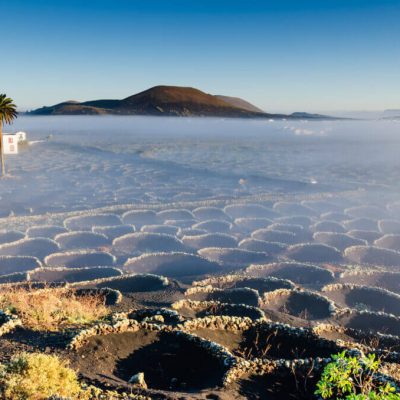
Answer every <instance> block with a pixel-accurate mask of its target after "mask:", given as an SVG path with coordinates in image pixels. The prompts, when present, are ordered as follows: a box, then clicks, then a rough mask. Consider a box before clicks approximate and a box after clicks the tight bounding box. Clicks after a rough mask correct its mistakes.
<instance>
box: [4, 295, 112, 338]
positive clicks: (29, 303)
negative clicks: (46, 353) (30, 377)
mask: <svg viewBox="0 0 400 400" xmlns="http://www.w3.org/2000/svg"><path fill="white" fill-rule="evenodd" d="M0 309H2V310H9V311H11V312H13V313H15V314H17V315H18V316H19V317H20V318H21V320H22V323H23V325H24V326H26V327H29V328H31V329H34V330H49V331H56V330H59V329H62V328H66V327H71V326H77V325H86V324H88V323H91V322H94V321H98V320H101V319H103V318H104V317H105V316H106V315H107V314H108V313H109V310H108V309H107V308H106V306H105V305H104V301H103V299H102V298H101V297H99V296H79V297H78V296H76V295H75V294H74V292H73V291H70V290H68V289H59V288H57V289H36V290H35V289H21V288H17V289H10V290H7V291H4V292H0Z"/></svg>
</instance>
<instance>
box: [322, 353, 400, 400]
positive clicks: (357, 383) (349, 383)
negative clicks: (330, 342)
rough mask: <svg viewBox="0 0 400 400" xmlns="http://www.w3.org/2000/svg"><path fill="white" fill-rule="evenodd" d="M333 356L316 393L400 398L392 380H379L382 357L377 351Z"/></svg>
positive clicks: (369, 399)
mask: <svg viewBox="0 0 400 400" xmlns="http://www.w3.org/2000/svg"><path fill="white" fill-rule="evenodd" d="M332 359H333V361H332V362H330V363H329V364H328V365H326V367H325V369H324V371H323V373H322V376H321V380H320V381H319V382H318V383H317V390H316V391H315V394H316V395H319V396H321V397H322V398H323V399H335V400H400V393H399V392H398V391H397V389H396V388H395V387H394V386H393V385H392V384H391V383H389V382H386V383H383V382H379V381H377V379H376V374H377V372H378V370H379V367H380V360H379V359H377V358H376V356H375V354H369V355H367V356H362V357H351V356H349V355H347V353H346V351H343V352H341V353H339V354H336V355H333V356H332Z"/></svg>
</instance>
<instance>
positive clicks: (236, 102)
mask: <svg viewBox="0 0 400 400" xmlns="http://www.w3.org/2000/svg"><path fill="white" fill-rule="evenodd" d="M215 97H216V98H217V99H220V100H222V101H224V102H225V103H228V104H230V105H231V106H234V107H239V108H243V110H247V111H252V112H259V113H263V112H264V111H263V110H261V109H260V108H258V107H256V106H255V105H253V104H251V103H249V102H248V101H246V100H243V99H241V98H240V97H230V96H220V95H216V96H215Z"/></svg>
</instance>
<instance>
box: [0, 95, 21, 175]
mask: <svg viewBox="0 0 400 400" xmlns="http://www.w3.org/2000/svg"><path fill="white" fill-rule="evenodd" d="M17 116H18V113H17V106H16V105H15V104H14V103H13V100H12V99H10V98H8V97H7V96H6V95H5V94H0V158H1V175H2V176H4V175H5V173H6V168H5V165H4V152H3V124H11V123H12V122H13V121H14V119H15V118H17Z"/></svg>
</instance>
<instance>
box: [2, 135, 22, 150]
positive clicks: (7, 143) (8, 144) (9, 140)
mask: <svg viewBox="0 0 400 400" xmlns="http://www.w3.org/2000/svg"><path fill="white" fill-rule="evenodd" d="M18 141H19V140H18V137H17V136H16V135H10V134H3V153H4V154H18Z"/></svg>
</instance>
